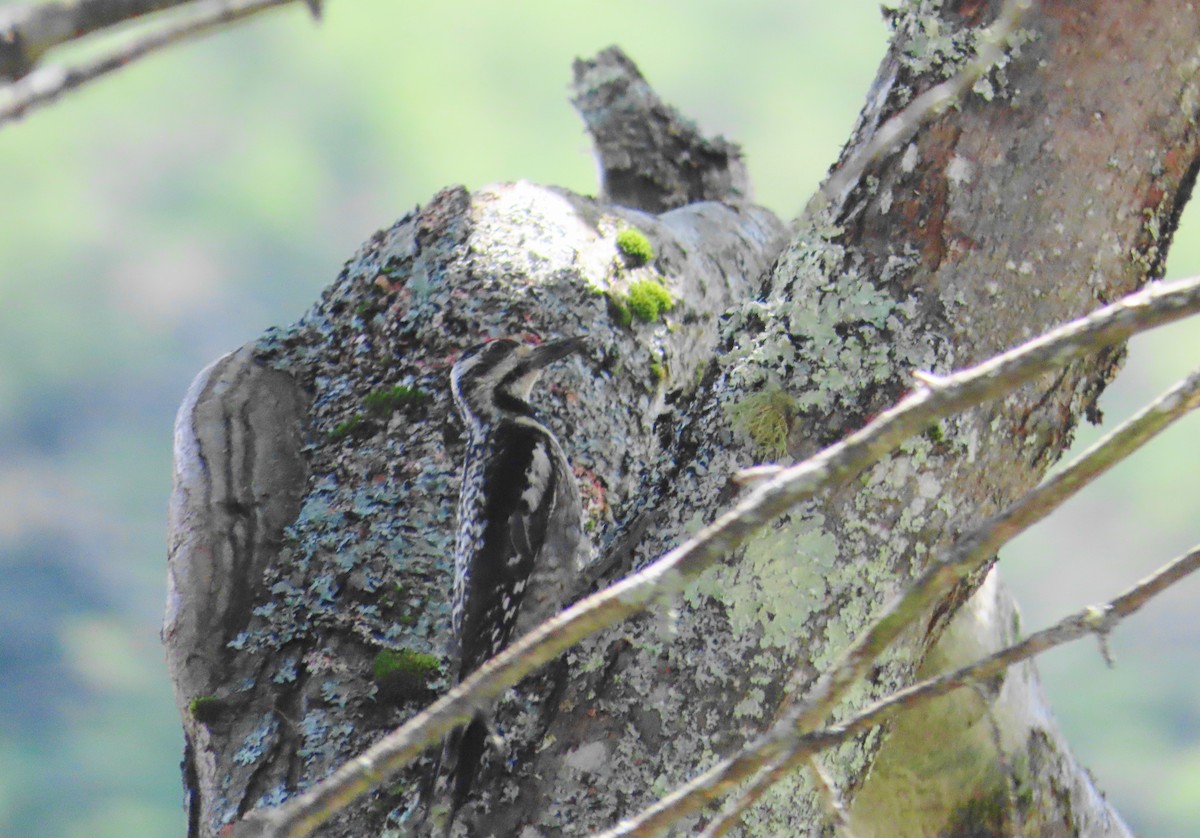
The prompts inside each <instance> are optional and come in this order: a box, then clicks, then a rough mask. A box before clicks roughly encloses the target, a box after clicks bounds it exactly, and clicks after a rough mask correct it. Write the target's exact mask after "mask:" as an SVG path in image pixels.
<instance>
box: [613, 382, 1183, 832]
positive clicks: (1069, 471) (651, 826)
mask: <svg viewBox="0 0 1200 838" xmlns="http://www.w3.org/2000/svg"><path fill="white" fill-rule="evenodd" d="M988 363H990V362H988ZM959 375H961V373H960V374H959ZM958 377H959V376H958V375H955V376H951V377H950V378H949V379H945V380H943V382H942V383H941V384H939V385H938V386H939V387H941V386H946V383H948V382H952V381H953V380H954V379H956V378H958ZM1198 405H1200V370H1197V371H1195V372H1193V373H1192V374H1191V375H1189V376H1188V377H1187V378H1185V379H1184V380H1183V381H1181V382H1179V383H1178V384H1176V385H1175V386H1174V387H1172V388H1171V389H1170V390H1168V391H1167V392H1166V393H1164V394H1163V395H1162V396H1160V397H1159V398H1158V399H1156V400H1155V401H1154V402H1153V403H1152V404H1151V405H1149V406H1148V407H1146V408H1144V409H1143V410H1142V411H1140V412H1139V413H1138V414H1137V415H1135V416H1133V417H1132V418H1130V419H1129V420H1128V421H1126V422H1125V423H1123V424H1122V425H1121V426H1119V427H1118V428H1116V429H1115V430H1114V431H1112V432H1111V433H1109V434H1108V435H1107V436H1105V437H1104V438H1103V439H1101V440H1100V441H1099V442H1097V443H1096V444H1094V445H1092V446H1091V447H1090V448H1088V449H1087V451H1085V452H1084V453H1083V454H1081V455H1080V456H1079V457H1077V458H1076V459H1075V460H1074V461H1072V463H1071V464H1070V465H1068V466H1067V467H1066V468H1065V469H1063V470H1062V471H1061V472H1059V473H1058V474H1056V475H1054V476H1052V477H1051V478H1049V479H1048V480H1046V482H1045V483H1043V484H1042V485H1041V486H1039V487H1038V488H1036V489H1034V490H1033V491H1031V492H1029V493H1028V494H1026V495H1025V496H1024V497H1022V498H1021V499H1020V500H1019V501H1017V502H1016V503H1014V504H1012V505H1011V506H1010V507H1008V508H1007V509H1006V510H1005V511H1004V512H1002V513H1000V514H999V515H996V516H994V517H992V518H991V519H989V520H987V521H985V522H984V523H983V524H981V525H980V526H978V527H976V528H975V529H974V530H972V532H971V533H969V534H968V535H967V536H965V537H963V538H962V539H960V540H959V541H958V542H957V543H956V544H955V545H954V547H953V548H952V549H951V551H950V552H949V553H948V554H947V555H946V556H945V557H944V558H942V559H940V560H939V561H937V562H936V563H934V564H932V565H930V566H929V567H928V568H927V569H926V570H925V571H924V572H923V573H922V574H921V575H920V576H919V577H918V578H917V580H916V581H915V582H913V583H912V585H911V586H910V587H909V588H908V589H907V590H906V591H905V592H904V594H903V595H902V596H901V597H900V598H899V599H898V600H897V601H896V602H895V603H893V604H892V605H891V606H889V607H888V608H887V610H886V611H885V612H884V613H883V614H881V615H880V616H879V617H878V618H876V620H875V621H874V622H873V623H872V625H871V626H870V627H869V628H868V629H867V631H866V632H864V633H863V634H862V635H860V636H859V637H858V639H857V640H855V642H854V643H853V644H851V646H850V647H849V648H848V649H847V650H846V651H845V652H844V653H843V654H842V656H841V657H840V658H839V660H838V662H837V663H836V664H835V665H834V666H833V667H832V668H830V669H829V670H828V671H827V672H826V673H825V674H824V675H823V676H822V677H821V679H820V680H819V681H818V682H817V685H816V686H815V687H814V688H813V689H812V691H811V692H810V694H809V695H808V696H807V697H806V699H805V700H804V701H803V702H801V703H798V704H796V705H795V706H793V707H791V708H790V709H788V710H787V711H786V712H785V713H783V714H782V717H781V719H780V720H779V721H777V722H776V724H775V725H774V726H773V727H772V728H771V730H770V731H768V732H767V733H766V734H764V735H762V736H760V737H759V738H758V739H756V740H755V741H754V742H752V743H750V744H748V745H747V746H745V747H744V748H743V749H742V751H741V752H740V753H738V754H737V755H735V756H733V757H731V758H729V759H727V760H725V761H723V762H721V763H719V764H717V765H716V766H714V767H712V768H711V769H709V770H708V771H706V772H705V773H704V774H702V775H700V776H698V777H696V778H695V779H693V780H692V781H691V782H689V783H687V784H686V785H684V786H681V787H680V788H678V789H676V791H674V792H672V793H671V794H670V795H668V796H667V797H664V798H663V799H661V800H660V801H658V802H657V803H655V804H654V805H652V806H651V807H649V808H647V809H646V810H644V811H643V812H642V813H640V814H639V815H637V816H636V817H634V818H633V819H631V820H627V821H623V822H622V823H621V824H620V825H619V827H618V828H617V829H616V830H614V831H612V832H610V833H605V835H606V836H610V835H611V836H618V835H630V836H633V835H636V836H649V835H655V834H658V832H660V831H661V830H663V829H665V828H666V826H668V825H669V824H671V823H673V822H675V821H676V820H679V819H681V818H683V817H686V816H687V815H690V814H693V813H694V812H696V811H698V810H699V809H700V808H701V807H703V806H704V805H705V804H707V803H708V802H710V801H712V800H715V799H717V798H719V797H721V796H723V795H724V794H725V793H727V792H728V791H729V790H730V789H731V788H732V787H734V786H736V785H737V784H739V783H742V782H744V781H746V780H748V779H751V778H753V779H752V781H751V782H750V784H749V786H748V787H747V788H746V789H744V790H743V792H742V793H741V795H740V796H739V797H738V798H737V799H736V800H735V801H734V802H733V804H732V805H731V806H730V807H728V808H727V809H726V811H725V812H723V813H722V818H723V819H724V818H731V819H733V818H740V816H741V814H742V812H744V811H745V808H746V807H747V806H750V805H752V804H753V803H754V802H755V801H756V800H758V799H759V797H761V795H762V794H763V792H764V791H765V790H766V789H767V788H769V787H770V786H771V785H772V784H774V783H776V782H778V781H779V780H780V779H781V778H782V777H783V776H785V775H786V773H787V772H788V771H790V770H791V769H792V768H793V767H794V766H795V764H796V763H795V761H794V760H784V761H781V760H780V759H779V755H780V753H781V751H782V750H783V749H784V748H785V743H786V742H788V741H789V740H790V739H791V738H792V737H794V736H795V735H797V734H802V733H804V732H806V731H809V730H813V729H814V728H816V727H817V726H818V725H820V724H821V723H822V722H823V721H824V720H825V719H826V718H828V716H829V714H830V713H831V712H832V710H833V708H834V707H835V706H836V705H837V704H838V703H839V702H840V701H841V699H842V698H843V697H844V696H845V694H846V692H847V690H849V689H850V687H851V686H853V684H855V683H857V682H858V681H859V680H861V678H862V677H863V675H864V673H865V672H866V671H867V670H868V669H869V668H870V667H871V666H872V665H873V663H874V661H875V660H876V659H877V658H878V657H879V655H880V654H882V653H883V651H884V650H885V649H887V647H888V646H890V644H891V643H892V642H893V641H894V640H895V639H896V637H898V636H899V635H900V633H901V632H902V631H904V629H905V628H907V627H908V626H909V625H910V624H911V623H912V622H913V621H914V620H915V619H917V618H918V617H920V616H921V615H923V614H926V613H928V610H929V608H930V607H931V606H932V605H933V604H934V603H935V602H937V601H938V600H939V599H941V598H942V597H943V596H945V595H946V594H947V593H948V592H949V591H950V590H951V589H953V587H954V586H955V585H957V584H958V583H959V582H960V581H961V580H962V579H964V578H966V577H967V576H969V575H970V574H971V573H973V572H975V571H976V570H978V569H979V568H980V567H981V566H982V565H984V564H985V563H986V562H987V561H989V560H990V559H991V557H992V556H994V555H995V553H996V551H997V550H998V549H999V547H1000V546H1001V545H1002V544H1003V543H1005V542H1006V541H1008V540H1010V539H1012V538H1013V537H1014V536H1016V535H1017V534H1018V533H1020V532H1022V531H1024V530H1025V529H1027V528H1028V527H1030V526H1032V525H1033V524H1034V523H1036V522H1038V521H1040V520H1042V519H1043V518H1045V517H1046V516H1047V515H1048V514H1050V512H1051V511H1053V510H1054V509H1056V508H1058V507H1059V506H1061V505H1062V503H1064V502H1065V501H1066V500H1067V498H1069V497H1071V496H1072V495H1074V494H1075V493H1076V492H1078V491H1079V489H1081V488H1082V487H1083V486H1085V485H1086V484H1087V483H1089V482H1090V481H1091V480H1094V479H1095V478H1096V477H1098V476H1099V475H1100V474H1103V473H1104V472H1105V471H1106V470H1108V469H1109V468H1110V467H1111V466H1113V465H1114V464H1115V463H1117V462H1119V461H1120V460H1121V459H1123V458H1125V457H1127V456H1129V455H1130V454H1131V453H1133V452H1134V451H1135V450H1137V449H1138V448H1139V447H1141V446H1142V445H1144V444H1145V443H1146V442H1148V441H1149V440H1150V439H1151V438H1153V437H1154V436H1155V435H1157V434H1158V433H1159V432H1161V431H1162V430H1163V429H1165V428H1166V427H1167V426H1168V425H1170V424H1171V423H1172V422H1174V421H1175V420H1176V419H1179V418H1180V417H1182V416H1183V415H1185V414H1186V413H1188V412H1189V411H1190V410H1192V409H1194V408H1195V407H1197V406H1198ZM767 765H770V766H771V767H770V768H769V769H768V770H763V767H764V766H767Z"/></svg>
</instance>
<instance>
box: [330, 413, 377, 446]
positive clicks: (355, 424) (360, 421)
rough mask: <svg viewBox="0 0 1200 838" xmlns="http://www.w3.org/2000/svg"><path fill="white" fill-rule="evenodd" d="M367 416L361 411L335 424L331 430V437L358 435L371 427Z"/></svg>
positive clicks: (333, 438) (340, 437)
mask: <svg viewBox="0 0 1200 838" xmlns="http://www.w3.org/2000/svg"><path fill="white" fill-rule="evenodd" d="M369 427H370V425H369V424H368V423H367V417H366V416H364V415H363V414H361V413H356V414H354V415H353V416H351V417H350V418H349V419H346V420H344V421H342V422H338V423H337V424H336V425H334V426H333V430H331V431H330V432H329V438H330V439H332V440H335V441H336V440H339V439H345V438H346V437H349V436H358V435H359V434H361V433H363V432H364V431H366V430H367V428H369Z"/></svg>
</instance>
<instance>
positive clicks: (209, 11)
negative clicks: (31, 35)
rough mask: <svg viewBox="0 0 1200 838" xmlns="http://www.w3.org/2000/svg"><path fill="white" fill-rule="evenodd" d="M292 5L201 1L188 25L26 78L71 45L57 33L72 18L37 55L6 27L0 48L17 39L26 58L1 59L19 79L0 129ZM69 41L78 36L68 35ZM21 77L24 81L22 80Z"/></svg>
mask: <svg viewBox="0 0 1200 838" xmlns="http://www.w3.org/2000/svg"><path fill="white" fill-rule="evenodd" d="M191 2H193V0H175V2H168V0H159V2H153V0H146V2H144V3H130V4H129V8H130V9H138V10H139V11H137V14H142V13H144V12H146V11H152V10H154V9H158V8H168V7H170V6H180V5H183V4H184V3H191ZM292 2H295V0H201V2H196V3H195V4H194V6H193V9H194V13H193V14H190V15H189V17H188V19H187V20H182V21H178V22H172V23H170V24H167V25H165V26H163V27H162V28H161V29H158V30H157V31H154V32H148V33H145V34H143V35H141V36H139V37H136V38H134V39H132V40H131V41H130V42H129V43H127V44H124V45H122V46H120V47H119V48H117V49H114V50H113V51H111V52H109V53H107V54H105V55H102V56H100V57H99V58H95V59H92V60H91V61H88V62H86V63H84V64H80V65H79V66H76V67H43V68H41V69H38V70H35V71H33V72H29V70H30V69H31V68H32V66H33V64H34V63H35V62H36V61H37V59H38V58H39V57H40V55H41V52H42V51H44V50H45V49H48V48H49V47H50V46H53V45H55V44H58V43H62V42H64V41H66V40H69V39H70V38H68V37H66V36H65V35H63V34H61V33H59V32H58V27H59V26H66V25H69V24H70V22H71V21H72V20H74V18H72V17H66V18H63V19H62V20H56V21H54V27H53V33H52V34H48V35H45V36H41V38H40V40H39V41H36V43H37V44H40V46H38V50H37V51H31V50H32V44H33V43H34V42H33V41H31V42H30V43H25V41H24V40H23V39H24V38H25V37H26V36H25V35H24V33H23V31H21V30H20V29H19V28H17V29H14V28H13V26H14V24H12V23H10V24H9V26H8V28H6V29H4V30H2V31H0V42H5V41H7V42H8V43H9V44H12V43H14V41H13V39H14V38H15V39H17V40H16V43H17V47H14V49H18V48H19V49H20V50H23V51H24V53H23V54H21V55H18V56H17V57H11V56H10V57H8V58H5V57H4V56H3V54H2V53H0V60H4V61H8V62H10V65H0V73H3V72H8V73H9V74H10V76H11V77H14V78H18V79H19V80H18V81H14V82H13V83H11V84H9V85H8V86H7V87H5V88H4V89H3V94H2V95H3V101H2V102H0V125H3V124H4V123H6V122H9V121H11V120H14V119H17V118H18V117H21V116H24V115H25V113H26V112H27V111H28V110H29V109H30V108H34V107H37V106H39V105H45V104H48V103H50V102H53V101H54V100H55V99H57V98H58V97H59V96H61V95H62V94H64V93H66V92H67V91H70V90H74V89H75V88H77V87H80V86H82V85H84V84H86V83H88V82H90V81H94V80H96V79H98V78H100V77H101V76H105V75H107V74H108V73H111V72H112V71H114V70H119V69H120V68H122V67H125V66H128V65H129V64H132V63H133V62H134V61H137V60H138V59H140V58H144V57H145V56H147V55H149V54H151V53H153V52H157V51H158V50H161V49H163V48H165V47H169V46H171V45H172V44H175V43H178V42H180V41H183V40H186V39H188V38H195V37H198V36H201V35H205V34H208V33H209V32H211V31H212V30H214V29H218V28H221V27H224V26H228V25H229V24H233V23H236V22H238V21H240V20H242V19H244V18H247V17H250V16H251V15H255V14H258V13H259V12H263V11H266V10H267V9H271V8H274V7H276V6H283V5H286V4H288V3H292ZM306 2H307V3H308V5H309V8H310V9H313V10H314V14H315V13H316V10H317V9H319V6H314V3H313V0H306ZM39 8H40V7H39ZM52 8H54V9H58V8H59V7H58V6H55V7H52ZM75 8H76V7H69V8H68V7H63V10H62V13H63V14H66V12H67V11H74V10H75ZM132 16H134V15H132V14H127V15H126V16H125V17H124V18H121V19H128V18H130V17H132ZM115 22H117V21H116V20H108V21H107V22H100V20H99V19H98V20H97V22H96V25H95V26H93V29H92V30H89V31H94V30H95V29H97V28H100V26H109V25H112V23H115ZM27 28H28V27H27ZM38 31H40V27H38ZM80 34H86V33H80ZM70 37H76V36H75V35H72V36H70ZM6 67H9V69H7V70H6V69H5V68H6ZM26 73H28V75H26ZM22 76H23V78H21V77H22Z"/></svg>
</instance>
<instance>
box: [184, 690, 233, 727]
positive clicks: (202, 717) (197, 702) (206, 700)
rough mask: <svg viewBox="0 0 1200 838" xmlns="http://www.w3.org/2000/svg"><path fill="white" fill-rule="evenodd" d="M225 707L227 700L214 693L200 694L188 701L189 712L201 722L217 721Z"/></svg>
mask: <svg viewBox="0 0 1200 838" xmlns="http://www.w3.org/2000/svg"><path fill="white" fill-rule="evenodd" d="M224 709H225V702H223V701H221V699H219V698H217V697H216V696H214V695H198V696H196V697H195V698H193V699H192V700H191V701H189V702H188V713H190V714H191V716H192V718H193V719H195V720H196V721H198V722H200V723H201V724H210V723H211V722H215V721H216V720H217V719H218V718H219V717H220V715H221V712H222V711H223V710H224Z"/></svg>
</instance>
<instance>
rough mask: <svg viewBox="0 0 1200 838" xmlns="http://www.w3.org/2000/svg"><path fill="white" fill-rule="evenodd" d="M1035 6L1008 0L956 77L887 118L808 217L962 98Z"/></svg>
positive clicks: (992, 64)
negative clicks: (927, 122)
mask: <svg viewBox="0 0 1200 838" xmlns="http://www.w3.org/2000/svg"><path fill="white" fill-rule="evenodd" d="M1032 6H1033V0H1008V2H1006V3H1005V4H1004V6H1003V8H1001V10H1000V14H999V15H997V17H996V20H995V21H994V22H993V23H992V25H991V26H989V27H988V28H987V30H986V31H984V32H983V33H982V34H981V35H980V45H979V50H978V51H977V53H976V55H975V58H974V59H973V60H971V61H968V62H967V63H966V65H965V66H964V67H963V68H962V69H961V70H959V71H958V73H956V74H955V75H954V76H953V77H951V78H949V79H947V80H946V81H944V82H942V83H941V84H938V85H935V86H934V87H931V88H929V90H926V91H925V92H924V93H922V94H921V95H920V96H918V97H917V98H916V99H913V100H912V102H910V103H909V104H908V105H907V106H906V107H905V108H904V110H902V111H900V113H898V114H896V115H895V116H893V117H892V118H891V119H889V120H888V121H887V122H885V123H884V124H883V125H882V126H881V127H880V128H879V130H878V131H876V132H875V134H874V136H872V137H871V141H870V142H868V143H867V144H866V145H865V146H863V147H862V148H860V149H858V151H857V152H855V153H854V154H853V155H852V156H851V157H850V159H849V160H847V161H846V163H845V164H844V165H843V166H841V167H840V168H839V169H838V170H837V171H836V172H834V173H833V174H832V175H830V176H829V179H828V180H826V181H825V184H824V185H823V186H822V187H821V188H820V189H819V190H818V191H817V192H816V194H814V195H813V197H812V199H811V200H810V201H809V204H808V206H807V207H806V208H805V211H804V215H805V216H806V217H809V218H812V217H815V216H816V215H817V213H819V212H820V211H821V210H823V209H824V208H825V207H826V206H828V205H829V204H830V203H833V202H834V201H840V200H841V198H842V197H843V195H844V193H845V192H847V191H848V190H850V189H851V188H853V186H854V185H855V184H856V183H858V179H859V178H860V177H862V173H863V172H864V171H866V169H867V167H868V166H870V165H872V164H873V163H875V162H876V161H877V160H879V159H880V158H882V157H884V156H885V155H887V154H890V153H891V152H892V151H894V150H895V149H896V148H897V147H898V146H899V145H900V144H901V143H903V142H905V141H907V140H909V139H911V138H912V136H913V134H915V133H916V132H917V129H918V128H920V127H921V126H922V125H924V124H925V122H926V121H927V120H928V119H930V118H931V117H935V116H937V115H939V114H941V113H942V112H944V111H945V110H946V109H947V108H949V107H950V106H951V105H953V104H955V103H956V102H958V101H960V99H961V97H962V95H963V94H964V93H966V91H967V89H968V88H970V87H971V86H972V85H974V84H975V83H976V82H977V81H979V79H980V78H981V77H982V76H983V74H984V73H986V72H988V71H989V70H991V69H992V68H993V67H995V66H996V65H997V64H998V63H999V62H1000V61H1001V60H1002V59H1003V58H1004V57H1005V53H1004V50H1005V48H1006V47H1007V46H1008V42H1009V39H1010V38H1011V37H1012V36H1013V34H1014V33H1015V32H1016V29H1017V26H1018V25H1019V24H1020V22H1021V18H1022V16H1024V14H1025V13H1026V12H1028V11H1029V9H1030V8H1031V7H1032Z"/></svg>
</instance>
